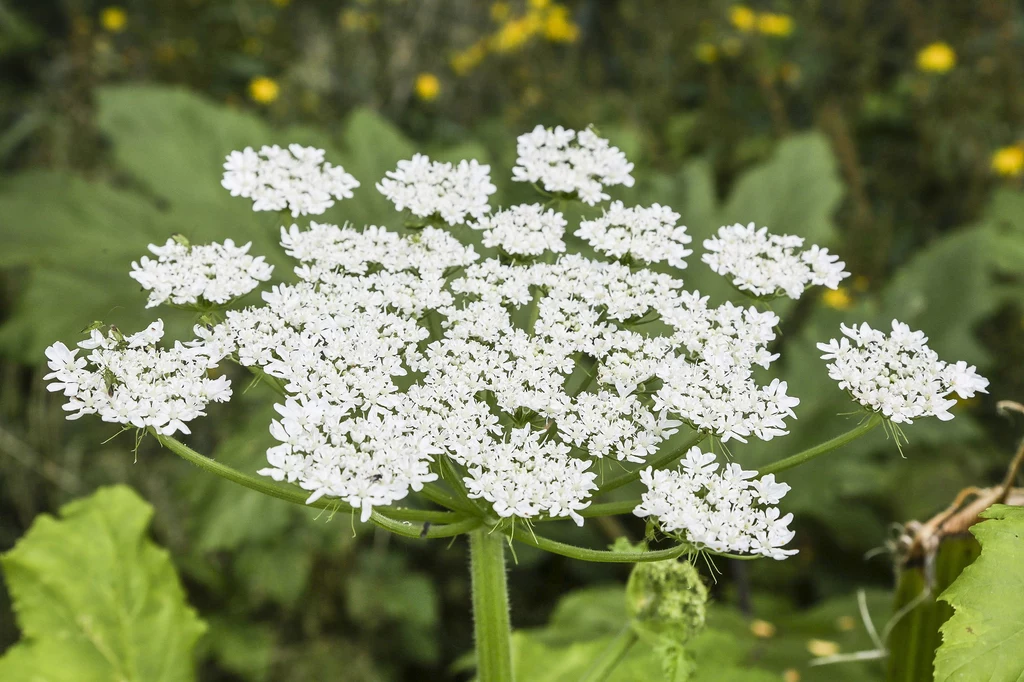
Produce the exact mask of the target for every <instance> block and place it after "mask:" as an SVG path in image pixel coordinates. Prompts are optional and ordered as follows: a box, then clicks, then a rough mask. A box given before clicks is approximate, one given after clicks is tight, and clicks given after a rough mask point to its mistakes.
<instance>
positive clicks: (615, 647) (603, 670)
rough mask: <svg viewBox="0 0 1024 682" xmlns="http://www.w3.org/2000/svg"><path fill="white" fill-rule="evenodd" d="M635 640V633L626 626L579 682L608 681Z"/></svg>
mask: <svg viewBox="0 0 1024 682" xmlns="http://www.w3.org/2000/svg"><path fill="white" fill-rule="evenodd" d="M637 639H638V638H637V635H636V632H635V631H634V630H633V628H631V627H630V626H628V625H627V626H626V628H625V629H624V630H623V631H622V632H621V633H619V636H618V637H616V638H615V641H613V642H612V643H611V644H609V645H608V648H607V649H605V651H604V653H603V654H602V655H601V658H599V659H597V661H596V662H595V663H594V665H593V667H592V668H590V670H588V671H587V672H586V674H585V675H584V676H583V677H582V678H581V679H580V682H604V681H605V680H606V679H608V676H609V675H610V674H611V673H612V670H614V669H615V666H617V665H618V664H619V663H621V662H622V659H623V658H625V657H626V654H628V653H629V650H630V649H631V648H632V647H633V645H634V644H636V643H637Z"/></svg>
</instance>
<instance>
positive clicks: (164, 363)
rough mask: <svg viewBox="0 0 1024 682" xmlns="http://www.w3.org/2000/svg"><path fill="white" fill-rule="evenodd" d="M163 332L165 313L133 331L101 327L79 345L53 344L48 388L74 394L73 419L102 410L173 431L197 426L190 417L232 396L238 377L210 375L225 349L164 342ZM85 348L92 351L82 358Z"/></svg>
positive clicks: (108, 417)
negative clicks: (165, 344)
mask: <svg viewBox="0 0 1024 682" xmlns="http://www.w3.org/2000/svg"><path fill="white" fill-rule="evenodd" d="M163 334H164V328H163V322H162V321H160V320H157V321H156V322H154V323H153V324H151V325H150V326H149V327H147V328H146V329H144V330H142V331H141V332H138V333H137V334H132V335H130V336H127V337H124V336H121V335H120V334H119V333H117V332H116V331H115V330H110V331H109V332H108V333H107V334H103V333H101V332H100V331H99V330H96V329H94V330H92V332H91V333H90V337H89V339H88V340H86V341H83V342H81V343H79V344H78V346H79V348H78V349H76V350H70V349H69V348H68V347H67V346H65V345H64V344H63V343H55V344H53V345H52V346H50V347H49V348H47V349H46V357H47V359H48V365H49V367H50V370H51V372H50V373H49V374H47V375H46V376H45V377H44V379H46V380H47V381H50V382H51V383H50V385H49V386H48V387H47V388H48V390H50V391H54V392H56V391H61V392H63V394H64V395H65V396H66V397H67V398H68V401H67V403H66V404H65V405H64V410H65V411H67V412H68V413H69V414H68V419H78V418H79V417H81V416H82V415H85V414H98V415H99V416H100V418H102V419H103V421H105V422H112V423H116V424H124V425H126V426H129V425H130V426H134V427H136V428H140V429H141V428H146V427H152V428H154V429H155V430H156V431H157V433H160V434H161V435H165V436H170V435H173V434H174V433H176V432H178V431H181V432H182V433H190V431H189V428H188V426H187V423H188V422H190V421H192V420H193V419H195V418H196V417H200V416H203V415H205V414H206V412H205V409H206V405H207V404H209V403H211V402H226V401H227V400H228V399H229V398H230V397H231V383H230V381H228V379H227V377H224V376H221V377H218V378H216V379H214V378H211V377H210V376H209V375H208V371H209V370H210V369H212V368H214V367H216V365H217V363H218V362H219V361H220V360H221V358H222V357H223V355H222V354H211V351H210V348H209V347H198V348H190V347H186V346H183V345H181V344H179V343H176V344H175V345H174V346H173V347H171V348H158V347H157V345H156V344H157V343H159V341H160V340H161V339H162V338H163ZM80 349H84V350H88V351H89V354H88V355H87V356H86V357H84V358H80V357H78V353H79V352H80Z"/></svg>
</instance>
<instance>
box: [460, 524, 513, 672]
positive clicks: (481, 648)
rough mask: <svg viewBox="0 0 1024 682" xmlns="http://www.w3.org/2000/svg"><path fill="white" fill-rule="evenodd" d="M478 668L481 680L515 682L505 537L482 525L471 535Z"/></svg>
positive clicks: (470, 557) (470, 565)
mask: <svg viewBox="0 0 1024 682" xmlns="http://www.w3.org/2000/svg"><path fill="white" fill-rule="evenodd" d="M469 567H470V574H471V577H472V583H473V622H474V631H475V635H476V669H477V679H479V680H480V682H512V681H513V675H512V624H511V622H510V620H509V613H508V585H507V583H506V580H505V536H504V535H502V534H501V533H496V532H490V531H489V530H488V529H486V528H479V529H477V530H474V531H473V532H472V533H470V534H469Z"/></svg>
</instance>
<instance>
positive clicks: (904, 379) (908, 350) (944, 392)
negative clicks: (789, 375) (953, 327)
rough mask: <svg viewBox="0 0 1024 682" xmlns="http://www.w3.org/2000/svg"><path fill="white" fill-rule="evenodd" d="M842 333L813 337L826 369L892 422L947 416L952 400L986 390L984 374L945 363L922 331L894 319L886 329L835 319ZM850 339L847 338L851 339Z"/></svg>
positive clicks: (863, 403)
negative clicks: (824, 340)
mask: <svg viewBox="0 0 1024 682" xmlns="http://www.w3.org/2000/svg"><path fill="white" fill-rule="evenodd" d="M840 327H841V329H842V332H843V337H842V338H840V339H838V340H836V339H831V340H829V342H828V343H819V344H818V349H819V350H821V351H823V355H822V356H821V357H822V359H823V360H831V361H832V362H830V363H829V364H828V375H829V376H830V377H831V378H832V379H835V380H836V381H838V382H839V387H840V388H842V389H844V390H847V391H849V392H850V395H851V396H852V397H853V399H854V400H856V401H857V402H859V403H860V404H862V405H864V406H865V407H867V408H868V409H870V410H873V411H875V412H878V413H880V414H881V415H882V416H883V417H885V418H886V419H889V420H890V421H892V422H894V423H897V424H901V423H902V424H909V423H911V422H913V421H914V420H915V419H918V418H920V417H930V416H934V417H938V418H939V419H941V420H943V421H948V420H950V419H952V418H953V415H952V414H951V413H950V411H949V409H950V408H951V407H953V406H954V405H956V400H953V399H951V398H950V397H949V396H950V395H951V394H953V393H956V394H957V395H958V396H960V398H963V399H966V398H972V397H974V395H975V394H976V393H987V391H986V390H985V389H986V388H987V387H988V379H985V378H984V377H982V376H979V375H978V373H977V371H975V368H974V366H973V365H971V366H968V365H967V363H966V362H963V361H961V362H957V363H956V364H948V363H945V362H943V361H942V360H939V356H938V354H936V353H935V351H933V350H932V349H931V348H929V347H928V345H927V343H928V337H926V336H925V335H924V333H923V332H920V331H911V329H910V327H909V326H907V325H906V324H903V323H902V322H899V321H897V320H893V321H892V333H891V334H889V335H888V336H886V335H885V334H884V333H883V332H881V331H878V330H876V329H872V328H871V327H869V326H868V325H867V323H864V324H862V325H861V326H860V327H847V326H846V325H840ZM851 342H852V343H851Z"/></svg>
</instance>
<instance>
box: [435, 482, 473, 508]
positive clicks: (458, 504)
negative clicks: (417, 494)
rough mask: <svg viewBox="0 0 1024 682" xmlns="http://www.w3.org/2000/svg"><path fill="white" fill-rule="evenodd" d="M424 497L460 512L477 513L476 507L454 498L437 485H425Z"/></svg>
mask: <svg viewBox="0 0 1024 682" xmlns="http://www.w3.org/2000/svg"><path fill="white" fill-rule="evenodd" d="M423 496H424V497H425V498H427V499H428V500H430V501H431V502H433V503H434V504H436V505H439V506H442V507H446V508H448V509H453V510H456V511H460V512H466V513H476V511H477V510H476V507H474V506H473V505H472V504H470V503H469V502H466V501H464V500H459V499H456V498H455V497H453V496H452V495H450V494H449V493H448V491H446V490H445V489H444V488H442V487H441V486H439V485H438V484H437V483H424V484H423Z"/></svg>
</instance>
